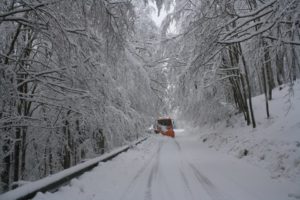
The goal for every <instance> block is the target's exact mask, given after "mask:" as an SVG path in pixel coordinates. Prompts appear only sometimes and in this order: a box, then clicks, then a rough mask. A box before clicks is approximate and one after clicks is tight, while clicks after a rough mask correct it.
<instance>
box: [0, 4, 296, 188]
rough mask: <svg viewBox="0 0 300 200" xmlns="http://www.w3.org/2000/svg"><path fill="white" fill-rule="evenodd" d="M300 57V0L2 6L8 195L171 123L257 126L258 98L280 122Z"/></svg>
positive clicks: (3, 171) (0, 87)
mask: <svg viewBox="0 0 300 200" xmlns="http://www.w3.org/2000/svg"><path fill="white" fill-rule="evenodd" d="M150 4H153V5H154V4H155V5H156V8H157V9H154V8H153V7H151V6H150ZM156 10H158V13H155V14H158V15H159V14H160V12H162V11H164V12H167V13H168V14H167V16H166V18H165V19H164V20H163V22H162V25H161V26H160V27H158V26H157V25H156V24H155V22H154V21H153V20H152V18H151V14H152V13H153V12H156ZM171 26H175V27H176V31H171V30H170V27H171ZM299 59H300V2H299V1H298V0H143V1H141V0H72V1H71V0H58V1H57V0H2V1H0V152H1V153H0V191H1V192H3V191H7V190H11V189H13V188H15V187H18V186H19V185H22V184H24V183H26V182H28V181H34V180H38V179H40V178H43V177H46V176H48V175H51V174H54V173H56V172H59V171H61V170H63V169H67V168H69V167H71V166H74V165H76V164H78V163H81V162H83V161H84V160H85V159H88V158H93V157H96V156H98V155H101V154H103V153H105V152H108V151H110V150H112V149H114V148H116V147H118V146H121V145H123V144H126V143H128V142H130V141H133V140H136V139H138V138H140V137H142V136H143V135H145V134H146V129H147V128H148V127H149V126H150V125H151V124H152V123H153V121H154V120H155V118H157V117H158V116H161V115H176V116H177V118H178V119H181V120H183V121H186V122H188V123H191V124H194V125H200V126H201V125H213V124H214V123H216V122H218V121H221V120H224V119H225V120H226V119H229V118H230V117H231V116H233V115H235V114H237V113H242V114H243V117H244V119H245V121H246V123H247V125H249V126H252V127H253V128H255V127H256V120H255V113H254V111H253V107H252V101H251V99H252V97H254V96H257V95H260V94H264V95H265V113H266V117H270V113H272V110H271V109H269V102H270V101H271V100H272V90H273V89H274V88H275V87H278V86H281V85H285V84H286V85H288V86H289V91H290V92H289V94H290V95H292V94H293V83H294V82H295V81H296V79H298V78H299V77H300V60H299Z"/></svg>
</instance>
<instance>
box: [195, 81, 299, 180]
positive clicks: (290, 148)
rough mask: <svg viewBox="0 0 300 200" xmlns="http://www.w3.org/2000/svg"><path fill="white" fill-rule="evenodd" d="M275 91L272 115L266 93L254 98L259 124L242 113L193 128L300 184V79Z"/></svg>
mask: <svg viewBox="0 0 300 200" xmlns="http://www.w3.org/2000/svg"><path fill="white" fill-rule="evenodd" d="M293 90H294V92H293V94H292V93H291V92H289V87H288V86H284V87H283V88H282V89H281V90H279V88H276V89H274V91H273V100H272V101H270V102H269V107H270V115H271V117H270V119H267V117H266V112H265V102H264V96H263V95H260V96H257V97H255V98H253V106H254V114H255V118H256V122H257V128H255V129H253V128H252V127H251V126H247V125H246V123H245V121H244V119H243V116H242V115H241V114H239V115H236V116H233V117H232V118H230V119H229V120H224V121H223V122H221V123H219V124H217V125H215V127H214V128H208V127H201V128H197V129H194V130H191V132H194V134H197V133H198V134H199V132H200V138H199V140H201V141H202V142H204V143H205V144H206V145H207V146H208V147H210V148H214V149H216V150H218V151H222V152H225V153H229V154H231V155H233V156H236V157H237V158H240V159H245V160H247V161H249V162H250V163H252V164H254V165H256V166H258V167H262V168H265V169H267V170H268V171H269V172H270V176H271V177H272V178H280V179H281V178H283V179H288V180H290V181H292V182H295V183H296V184H299V185H300V81H299V80H298V81H297V82H296V83H295V85H294V87H293Z"/></svg>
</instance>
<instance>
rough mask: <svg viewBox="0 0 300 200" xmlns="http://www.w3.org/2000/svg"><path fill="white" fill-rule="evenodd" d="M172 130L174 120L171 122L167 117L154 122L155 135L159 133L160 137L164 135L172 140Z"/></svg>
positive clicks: (173, 135) (173, 134)
mask: <svg viewBox="0 0 300 200" xmlns="http://www.w3.org/2000/svg"><path fill="white" fill-rule="evenodd" d="M173 128H174V120H172V119H171V118H169V117H165V118H159V119H157V120H156V121H155V124H154V132H155V133H156V134H158V133H161V134H162V135H166V136H169V137H172V138H174V137H175V133H174V130H173Z"/></svg>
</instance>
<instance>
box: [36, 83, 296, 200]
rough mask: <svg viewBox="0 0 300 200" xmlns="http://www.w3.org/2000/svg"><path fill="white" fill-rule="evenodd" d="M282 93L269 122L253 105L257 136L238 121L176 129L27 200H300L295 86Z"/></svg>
mask: <svg viewBox="0 0 300 200" xmlns="http://www.w3.org/2000/svg"><path fill="white" fill-rule="evenodd" d="M287 94H288V87H285V88H283V90H280V91H279V90H278V89H275V90H274V98H273V100H272V101H271V102H270V111H271V116H272V117H271V119H267V118H266V115H265V110H264V97H263V96H258V97H255V98H254V99H253V105H254V109H255V116H256V121H257V128H256V129H253V128H251V127H247V126H246V125H245V122H244V121H243V119H242V116H241V115H237V116H234V117H232V118H231V119H229V120H225V121H224V122H222V123H219V124H217V125H216V126H215V127H214V128H206V127H200V128H194V129H191V128H187V129H185V130H183V129H182V130H179V129H178V130H175V133H176V137H175V139H172V138H168V137H164V136H161V135H151V136H150V137H149V138H148V139H147V140H146V141H145V142H143V143H141V144H140V145H138V146H135V147H133V148H132V149H130V150H129V151H127V152H125V153H122V154H120V155H119V156H118V157H116V158H114V159H113V160H112V161H109V162H106V163H100V164H99V166H98V167H96V168H94V169H93V170H92V171H90V172H87V173H85V174H83V175H82V176H80V177H79V178H77V179H73V180H72V181H71V183H70V185H68V186H64V187H62V188H60V190H59V191H58V192H55V193H45V194H42V193H38V194H37V196H36V197H35V198H34V200H59V199H74V200H76V199H78V200H82V199H86V200H94V199H95V200H96V199H97V200H101V199H105V200H111V199H112V200H117V199H118V200H121V199H122V200H126V199H128V200H131V199H146V200H151V199H153V200H162V199H172V200H176V199H178V200H182V199H201V200H295V199H300V131H299V130H300V118H299V117H300V84H299V83H297V84H296V85H295V87H294V96H293V97H288V96H287ZM289 100H291V101H289ZM216 150H217V151H216Z"/></svg>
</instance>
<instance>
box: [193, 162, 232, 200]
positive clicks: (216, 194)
mask: <svg viewBox="0 0 300 200" xmlns="http://www.w3.org/2000/svg"><path fill="white" fill-rule="evenodd" d="M188 165H189V167H190V168H191V169H192V171H193V173H194V174H195V177H196V179H197V180H198V182H199V183H200V184H201V185H202V187H203V189H204V190H205V191H206V192H207V193H208V194H209V196H210V197H211V198H212V199H213V200H225V199H227V198H225V196H224V195H223V194H221V192H220V191H219V190H218V188H217V187H216V186H215V185H214V184H213V183H212V182H211V181H210V180H209V179H208V178H207V177H206V176H204V175H203V174H202V173H201V172H200V171H199V170H198V169H197V167H196V166H195V165H194V164H192V163H190V162H188Z"/></svg>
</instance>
